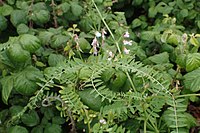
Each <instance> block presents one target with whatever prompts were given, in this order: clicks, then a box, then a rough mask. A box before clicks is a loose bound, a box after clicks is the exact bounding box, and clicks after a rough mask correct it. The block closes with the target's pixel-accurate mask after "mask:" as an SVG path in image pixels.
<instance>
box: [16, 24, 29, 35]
mask: <svg viewBox="0 0 200 133" xmlns="http://www.w3.org/2000/svg"><path fill="white" fill-rule="evenodd" d="M28 31H29V27H28V26H27V25H26V24H19V25H18V26H17V33H18V34H19V35H20V34H25V33H27V32H28Z"/></svg>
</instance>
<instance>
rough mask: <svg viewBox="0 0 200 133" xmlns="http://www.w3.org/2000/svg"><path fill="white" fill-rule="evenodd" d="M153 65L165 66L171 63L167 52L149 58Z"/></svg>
mask: <svg viewBox="0 0 200 133" xmlns="http://www.w3.org/2000/svg"><path fill="white" fill-rule="evenodd" d="M149 60H151V61H152V62H153V63H156V64H164V63H168V62H169V54H168V53H167V52H163V53H160V54H156V55H154V56H151V57H149Z"/></svg>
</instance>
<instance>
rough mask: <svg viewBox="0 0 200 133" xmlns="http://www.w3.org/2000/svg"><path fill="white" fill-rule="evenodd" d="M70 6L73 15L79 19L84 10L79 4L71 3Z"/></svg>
mask: <svg viewBox="0 0 200 133" xmlns="http://www.w3.org/2000/svg"><path fill="white" fill-rule="evenodd" d="M70 5H71V11H72V14H73V15H75V16H77V17H78V16H80V15H81V13H82V10H83V8H82V7H81V6H80V5H79V4H78V3H77V2H71V3H70Z"/></svg>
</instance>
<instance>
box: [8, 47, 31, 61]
mask: <svg viewBox="0 0 200 133" xmlns="http://www.w3.org/2000/svg"><path fill="white" fill-rule="evenodd" d="M8 57H9V59H11V61H13V62H26V61H27V60H29V59H30V58H31V55H30V53H29V52H28V51H26V50H24V49H22V47H21V45H20V44H17V43H16V44H13V45H12V46H10V47H9V49H8Z"/></svg>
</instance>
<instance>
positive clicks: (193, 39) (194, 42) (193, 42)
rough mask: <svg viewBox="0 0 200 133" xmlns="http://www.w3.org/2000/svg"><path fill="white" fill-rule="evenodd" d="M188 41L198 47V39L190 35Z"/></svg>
mask: <svg viewBox="0 0 200 133" xmlns="http://www.w3.org/2000/svg"><path fill="white" fill-rule="evenodd" d="M190 43H191V44H192V45H194V46H196V47H199V41H198V40H197V39H196V38H195V37H194V36H191V38H190Z"/></svg>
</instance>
